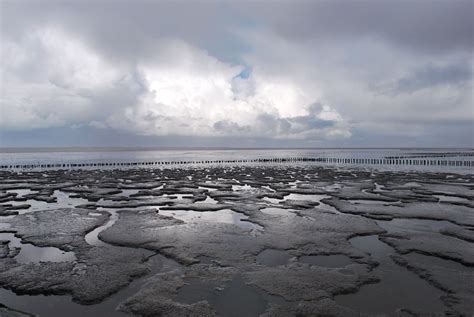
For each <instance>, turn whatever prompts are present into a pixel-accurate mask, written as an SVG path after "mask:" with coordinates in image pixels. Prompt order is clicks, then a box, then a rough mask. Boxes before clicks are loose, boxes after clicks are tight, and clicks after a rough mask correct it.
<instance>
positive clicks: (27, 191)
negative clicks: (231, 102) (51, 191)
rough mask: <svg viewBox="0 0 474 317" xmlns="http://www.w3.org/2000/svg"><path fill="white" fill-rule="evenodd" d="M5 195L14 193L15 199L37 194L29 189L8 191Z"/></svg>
mask: <svg viewBox="0 0 474 317" xmlns="http://www.w3.org/2000/svg"><path fill="white" fill-rule="evenodd" d="M7 193H16V194H17V195H16V198H19V197H22V196H24V195H29V194H36V193H38V192H37V191H33V190H31V189H8V190H7Z"/></svg>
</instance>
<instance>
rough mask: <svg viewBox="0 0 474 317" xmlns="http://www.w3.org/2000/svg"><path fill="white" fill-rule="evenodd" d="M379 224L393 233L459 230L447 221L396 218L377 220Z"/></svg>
mask: <svg viewBox="0 0 474 317" xmlns="http://www.w3.org/2000/svg"><path fill="white" fill-rule="evenodd" d="M376 222H377V224H378V225H379V226H380V227H382V228H383V229H385V230H387V231H388V232H389V233H391V232H407V231H409V232H413V231H415V232H439V231H440V230H441V229H445V228H459V227H458V226H457V225H455V224H453V223H451V222H448V221H445V220H428V219H426V220H425V219H404V218H396V219H393V220H390V221H384V220H377V221H376Z"/></svg>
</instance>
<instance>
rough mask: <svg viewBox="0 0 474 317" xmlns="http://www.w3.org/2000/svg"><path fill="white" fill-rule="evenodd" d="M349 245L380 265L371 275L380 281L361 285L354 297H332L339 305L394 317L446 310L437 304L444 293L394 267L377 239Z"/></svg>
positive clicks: (388, 250) (354, 240) (390, 251)
mask: <svg viewBox="0 0 474 317" xmlns="http://www.w3.org/2000/svg"><path fill="white" fill-rule="evenodd" d="M350 242H351V243H352V245H354V246H355V247H356V248H358V249H360V250H362V251H365V252H367V253H369V254H370V255H371V256H372V258H373V259H374V260H375V261H377V262H379V263H380V265H379V266H378V267H376V268H375V269H374V273H375V274H376V275H377V276H378V277H379V278H380V279H381V281H380V282H379V283H376V284H369V285H364V286H362V287H361V288H360V290H359V291H357V293H354V294H346V295H338V296H335V301H336V302H337V303H338V304H339V305H342V306H346V307H350V308H352V309H354V310H357V311H360V312H364V313H373V314H384V313H385V314H394V313H395V312H396V311H397V310H398V309H401V308H407V309H411V310H414V311H422V312H424V313H443V311H444V310H445V309H446V307H445V306H444V305H443V303H442V302H441V300H440V297H441V296H442V295H444V293H443V292H442V291H440V290H438V289H436V288H434V287H433V286H431V285H430V284H428V282H426V281H424V280H422V279H421V278H419V277H418V276H417V275H416V274H415V273H413V272H410V271H408V270H407V269H406V268H404V267H401V266H399V265H397V264H395V263H394V262H393V261H392V259H391V258H390V254H394V253H395V251H394V250H393V249H392V248H391V247H390V246H388V245H387V244H385V243H383V242H381V241H380V240H379V239H378V237H377V236H364V237H355V238H352V239H351V240H350Z"/></svg>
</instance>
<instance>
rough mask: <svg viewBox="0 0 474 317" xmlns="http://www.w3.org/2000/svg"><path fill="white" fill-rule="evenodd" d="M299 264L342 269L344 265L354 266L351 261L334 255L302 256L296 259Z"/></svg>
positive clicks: (339, 255)
mask: <svg viewBox="0 0 474 317" xmlns="http://www.w3.org/2000/svg"><path fill="white" fill-rule="evenodd" d="M298 261H299V262H302V263H308V264H311V265H317V266H322V267H334V268H336V267H344V266H346V265H350V264H354V262H352V260H351V259H350V258H349V257H348V256H345V255H342V254H334V255H303V256H301V257H299V258H298Z"/></svg>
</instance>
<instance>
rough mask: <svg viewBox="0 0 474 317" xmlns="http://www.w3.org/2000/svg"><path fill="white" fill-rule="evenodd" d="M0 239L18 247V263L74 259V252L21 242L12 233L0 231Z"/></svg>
mask: <svg viewBox="0 0 474 317" xmlns="http://www.w3.org/2000/svg"><path fill="white" fill-rule="evenodd" d="M0 240H9V241H10V243H9V247H10V249H13V248H20V253H18V255H17V256H15V260H16V261H17V262H19V263H30V262H70V261H75V260H76V256H75V255H74V252H66V251H63V250H61V249H58V248H54V247H37V246H35V245H33V244H30V243H22V242H21V239H19V238H17V237H15V235H14V234H13V233H0Z"/></svg>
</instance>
